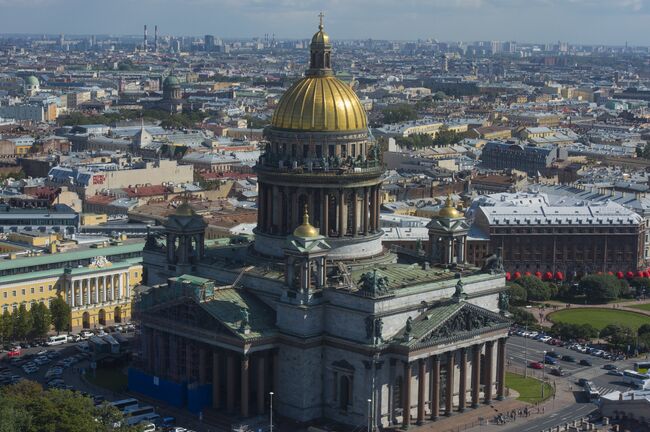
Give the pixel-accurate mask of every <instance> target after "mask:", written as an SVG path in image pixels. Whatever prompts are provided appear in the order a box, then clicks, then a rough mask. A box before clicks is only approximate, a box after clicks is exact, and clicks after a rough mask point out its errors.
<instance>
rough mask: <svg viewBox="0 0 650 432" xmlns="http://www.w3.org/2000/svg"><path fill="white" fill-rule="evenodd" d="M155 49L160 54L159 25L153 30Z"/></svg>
mask: <svg viewBox="0 0 650 432" xmlns="http://www.w3.org/2000/svg"><path fill="white" fill-rule="evenodd" d="M153 49H154V51H156V52H158V24H156V25H155V26H154V28H153Z"/></svg>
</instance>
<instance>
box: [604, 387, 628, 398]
mask: <svg viewBox="0 0 650 432" xmlns="http://www.w3.org/2000/svg"><path fill="white" fill-rule="evenodd" d="M596 390H598V394H599V395H601V396H603V395H606V394H609V393H612V392H615V391H625V390H623V389H622V388H621V387H620V386H596ZM628 390H629V389H628Z"/></svg>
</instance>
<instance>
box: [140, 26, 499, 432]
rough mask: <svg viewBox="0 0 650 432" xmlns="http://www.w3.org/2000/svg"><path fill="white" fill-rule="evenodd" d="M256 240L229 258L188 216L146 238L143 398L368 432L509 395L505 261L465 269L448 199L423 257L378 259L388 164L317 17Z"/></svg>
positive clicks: (274, 148)
mask: <svg viewBox="0 0 650 432" xmlns="http://www.w3.org/2000/svg"><path fill="white" fill-rule="evenodd" d="M265 137H266V142H265V145H266V150H265V152H264V153H263V155H262V156H261V157H260V160H259V162H258V164H257V166H256V170H257V175H258V179H259V201H258V224H257V228H256V229H255V240H254V241H253V242H250V243H241V242H232V244H229V245H226V246H224V245H216V244H213V243H211V242H209V241H206V240H205V228H206V224H205V222H204V221H203V218H202V217H201V216H200V215H197V214H196V213H195V212H194V211H193V210H192V208H191V206H190V204H188V203H184V204H182V205H180V206H179V207H178V208H177V210H176V212H175V213H174V214H173V215H171V216H170V217H169V218H168V219H167V221H166V222H165V225H164V226H165V230H164V235H162V236H159V237H156V236H150V237H148V239H147V245H146V247H145V251H144V266H145V277H146V285H145V286H143V287H141V288H142V294H141V295H140V296H139V299H138V301H137V303H136V306H135V313H136V314H137V317H138V318H139V320H140V321H141V324H142V331H141V339H140V340H141V356H140V359H139V361H138V362H137V364H136V366H135V367H133V368H132V369H131V370H130V373H129V386H130V388H131V389H132V390H134V391H137V392H141V393H144V394H149V395H152V396H155V397H158V398H160V399H164V400H165V401H166V402H168V403H170V404H173V405H177V406H179V407H186V408H187V409H189V410H190V411H193V412H195V413H198V412H201V413H203V415H204V417H205V418H208V417H209V416H214V417H218V418H221V419H223V418H231V419H247V418H248V419H253V418H255V417H261V416H268V410H269V403H270V402H271V401H270V397H271V392H272V393H273V395H272V397H273V401H272V402H273V411H274V414H275V415H280V416H283V417H286V418H289V419H292V420H294V421H297V422H300V423H307V424H308V423H310V422H313V421H317V420H328V421H334V422H340V423H343V424H347V425H362V424H366V423H367V422H368V416H369V415H370V417H371V419H372V422H373V427H388V426H403V427H407V428H408V427H409V425H412V424H421V423H424V422H428V421H435V420H436V419H437V418H439V417H440V416H449V415H456V414H458V413H462V412H464V411H467V410H470V409H472V408H475V407H478V406H480V405H481V404H489V403H491V401H492V400H493V399H502V398H503V397H504V392H505V388H504V378H505V358H506V355H505V350H506V345H505V342H506V338H507V336H508V327H509V321H508V320H507V319H506V318H505V316H504V315H505V309H506V307H507V298H506V297H505V295H504V294H503V292H504V290H505V289H506V287H505V278H504V274H503V269H502V266H501V264H500V257H499V256H493V257H491V258H490V259H488V264H487V265H486V267H485V268H483V269H478V268H475V267H471V266H469V265H467V264H465V245H466V237H467V232H468V229H469V227H468V225H467V222H466V220H465V218H464V217H463V215H462V213H460V212H459V211H457V210H456V209H455V208H454V206H453V203H452V202H451V199H448V201H447V205H446V207H444V208H443V209H442V210H441V211H440V212H439V214H438V215H437V216H436V217H434V218H433V219H432V220H431V223H430V224H429V236H430V241H429V247H428V248H427V249H428V250H418V251H417V252H416V253H414V252H409V253H406V252H404V253H396V252H394V251H389V250H387V249H386V248H384V247H382V242H381V236H382V230H381V227H380V223H379V211H380V205H381V202H380V201H381V198H380V187H381V182H382V175H383V172H384V171H383V167H382V163H381V155H380V151H379V146H378V145H377V143H375V142H374V140H373V139H372V136H371V135H370V133H369V130H368V124H367V118H366V113H365V111H364V108H363V107H362V105H361V103H360V101H359V99H358V98H357V96H356V94H355V93H354V91H353V90H352V88H350V86H348V85H347V84H345V83H343V82H342V81H340V80H338V79H337V78H336V76H335V75H334V72H333V70H332V45H331V43H330V39H329V36H328V35H327V33H325V32H324V31H323V25H322V21H321V24H320V26H319V30H318V32H317V33H316V34H315V35H314V36H313V37H312V40H311V46H310V60H309V68H308V69H307V71H306V72H305V76H304V77H303V78H302V79H300V80H298V81H297V82H296V83H294V84H293V85H292V86H291V87H290V88H289V89H288V90H287V91H286V93H284V95H283V96H282V98H281V100H280V101H279V103H278V106H277V108H276V110H275V113H274V115H273V118H272V122H271V125H270V126H268V127H267V128H266V130H265Z"/></svg>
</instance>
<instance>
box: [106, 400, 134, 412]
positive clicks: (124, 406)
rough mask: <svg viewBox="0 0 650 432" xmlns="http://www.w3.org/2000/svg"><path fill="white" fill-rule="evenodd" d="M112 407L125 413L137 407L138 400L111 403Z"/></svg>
mask: <svg viewBox="0 0 650 432" xmlns="http://www.w3.org/2000/svg"><path fill="white" fill-rule="evenodd" d="M111 405H113V406H114V407H115V408H117V409H118V410H120V411H124V410H126V409H127V408H129V407H137V406H138V400H137V399H133V398H129V399H122V400H118V401H115V402H111Z"/></svg>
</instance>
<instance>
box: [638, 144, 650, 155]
mask: <svg viewBox="0 0 650 432" xmlns="http://www.w3.org/2000/svg"><path fill="white" fill-rule="evenodd" d="M636 156H637V157H639V158H643V159H650V143H646V144H645V145H644V146H643V148H641V147H637V148H636Z"/></svg>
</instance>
